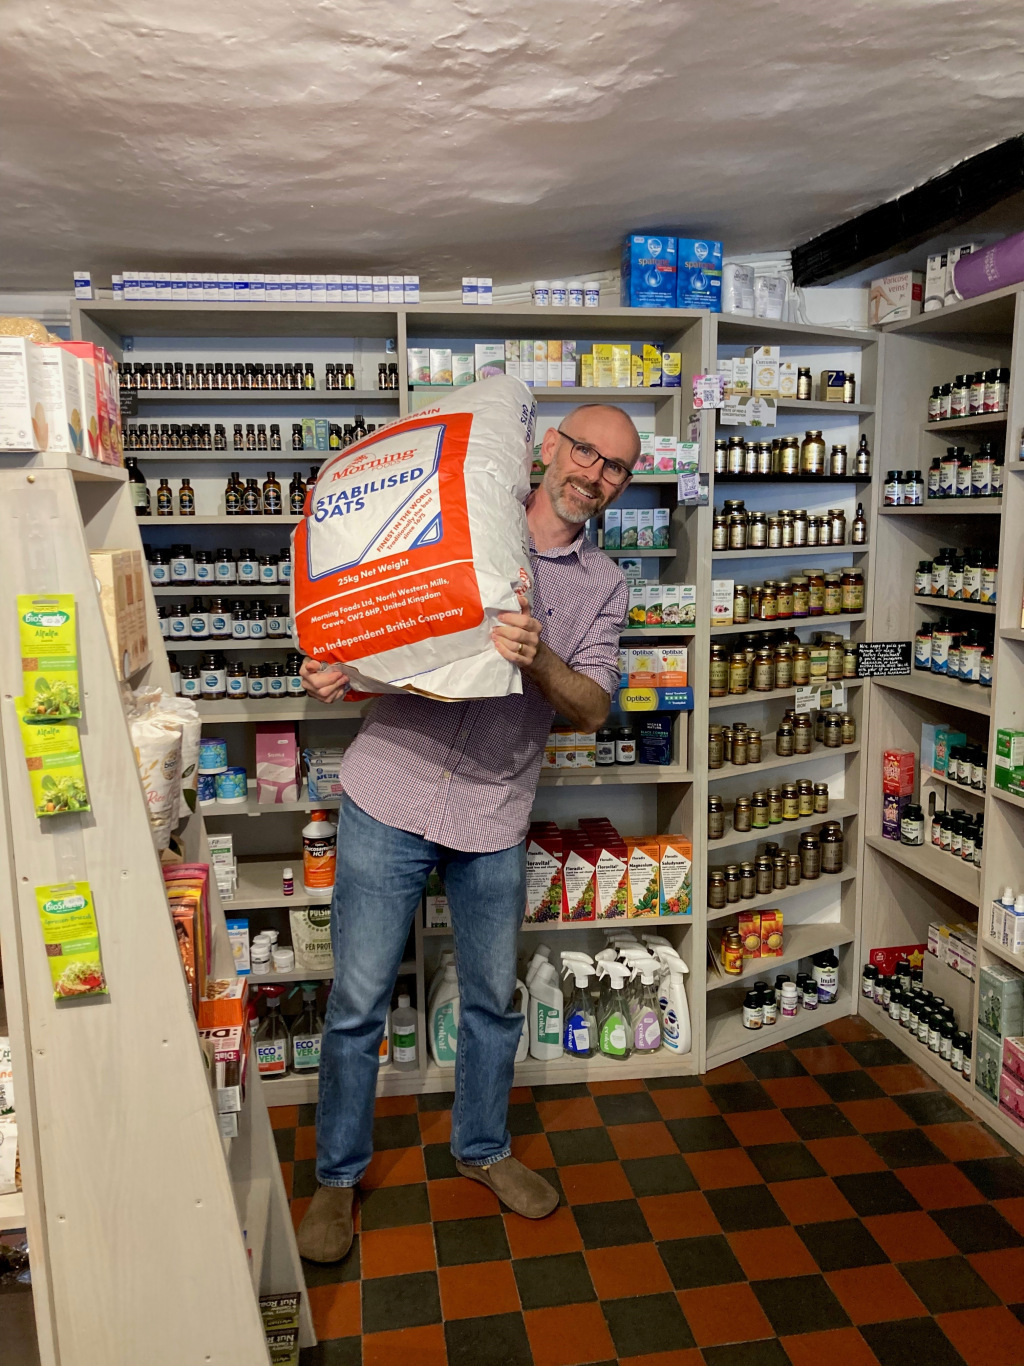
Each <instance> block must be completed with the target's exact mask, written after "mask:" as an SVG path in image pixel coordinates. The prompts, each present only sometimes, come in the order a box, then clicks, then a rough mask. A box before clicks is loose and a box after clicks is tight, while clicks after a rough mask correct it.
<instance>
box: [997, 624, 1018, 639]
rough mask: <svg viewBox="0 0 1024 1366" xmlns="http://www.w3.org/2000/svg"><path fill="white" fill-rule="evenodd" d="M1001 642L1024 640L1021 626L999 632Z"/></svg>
mask: <svg viewBox="0 0 1024 1366" xmlns="http://www.w3.org/2000/svg"><path fill="white" fill-rule="evenodd" d="M999 639H1000V640H1024V629H1022V628H1021V627H1019V626H1007V627H1004V628H1003V630H1001V631H1000V632H999Z"/></svg>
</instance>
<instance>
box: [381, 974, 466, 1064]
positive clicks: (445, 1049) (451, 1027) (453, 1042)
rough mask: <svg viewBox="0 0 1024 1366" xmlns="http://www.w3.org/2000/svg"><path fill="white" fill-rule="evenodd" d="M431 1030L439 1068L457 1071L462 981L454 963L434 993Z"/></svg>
mask: <svg viewBox="0 0 1024 1366" xmlns="http://www.w3.org/2000/svg"><path fill="white" fill-rule="evenodd" d="M393 1024H394V1016H392V1025H393ZM427 1028H428V1031H429V1037H430V1054H431V1057H432V1058H433V1059H434V1061H435V1062H436V1063H437V1065H438V1067H454V1066H455V1053H456V1049H457V1047H458V1040H459V978H458V973H457V972H456V970H455V964H454V963H446V964H445V968H444V972H443V973H442V976H441V981H440V982H439V983H438V986H437V989H436V991H435V992H434V997H433V1001H432V1004H431V1007H430V1013H429V1015H428V1018H427Z"/></svg>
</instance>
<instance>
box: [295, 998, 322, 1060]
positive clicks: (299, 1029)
mask: <svg viewBox="0 0 1024 1366" xmlns="http://www.w3.org/2000/svg"><path fill="white" fill-rule="evenodd" d="M316 993H317V984H316V982H303V983H302V1010H301V1011H300V1013H299V1016H298V1018H297V1019H296V1021H295V1024H294V1025H293V1026H292V1071H293V1072H295V1073H296V1074H297V1075H300V1076H301V1075H306V1076H308V1075H310V1074H312V1073H313V1072H316V1071H318V1070H319V1067H320V1041H321V1039H322V1038H323V1033H324V1022H323V1020H322V1019H321V1018H320V1015H319V1013H318V1011H317V1008H316Z"/></svg>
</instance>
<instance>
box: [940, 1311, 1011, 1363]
mask: <svg viewBox="0 0 1024 1366" xmlns="http://www.w3.org/2000/svg"><path fill="white" fill-rule="evenodd" d="M935 1321H936V1323H938V1325H939V1327H940V1328H941V1329H942V1331H943V1332H944V1333H945V1335H946V1337H948V1338H949V1340H950V1342H951V1343H952V1344H953V1346H954V1347H955V1348H956V1350H957V1351H958V1352H959V1353H960V1355H961V1356H962V1357H963V1359H964V1361H966V1362H967V1366H1020V1364H1021V1362H1024V1324H1022V1323H1021V1322H1020V1320H1019V1319H1017V1318H1015V1317H1014V1316H1013V1314H1011V1313H1010V1311H1009V1309H1004V1308H1003V1307H1002V1306H999V1307H998V1308H996V1307H993V1308H991V1309H962V1310H960V1311H959V1312H958V1313H955V1314H936V1316H935Z"/></svg>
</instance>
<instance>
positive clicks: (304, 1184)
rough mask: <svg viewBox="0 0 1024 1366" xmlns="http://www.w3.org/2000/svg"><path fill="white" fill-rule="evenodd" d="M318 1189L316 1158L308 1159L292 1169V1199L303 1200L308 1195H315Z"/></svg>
mask: <svg viewBox="0 0 1024 1366" xmlns="http://www.w3.org/2000/svg"><path fill="white" fill-rule="evenodd" d="M316 1188H317V1179H316V1158H314V1157H306V1158H303V1159H302V1161H301V1162H296V1163H295V1164H294V1166H293V1167H292V1198H293V1199H294V1200H303V1199H305V1197H306V1196H307V1195H315V1194H316Z"/></svg>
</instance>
